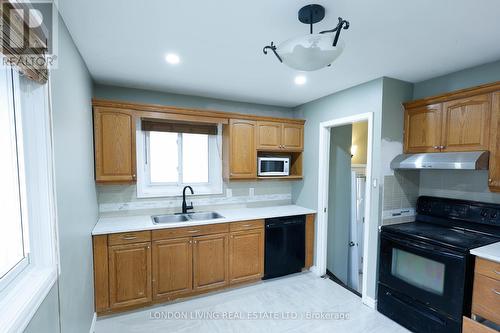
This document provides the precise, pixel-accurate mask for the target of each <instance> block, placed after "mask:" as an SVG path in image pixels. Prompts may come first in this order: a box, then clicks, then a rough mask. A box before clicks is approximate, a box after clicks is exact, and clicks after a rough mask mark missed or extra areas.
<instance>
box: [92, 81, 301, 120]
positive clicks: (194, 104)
mask: <svg viewBox="0 0 500 333" xmlns="http://www.w3.org/2000/svg"><path fill="white" fill-rule="evenodd" d="M94 97H95V98H102V99H109V100H118V101H128V102H135V103H145V104H160V105H168V106H177V107H187V108H199V109H207V110H216V111H225V112H236V113H245V114H255V115H262V116H271V117H287V118H293V109H291V108H285V107H278V106H270V105H262V104H252V103H242V102H234V101H227V100H221V99H214V98H206V97H198V96H188V95H179V94H171V93H167V92H160V91H151V90H142V89H134V88H126V87H116V86H108V85H101V84H96V85H95V87H94Z"/></svg>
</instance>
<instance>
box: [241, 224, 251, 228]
mask: <svg viewBox="0 0 500 333" xmlns="http://www.w3.org/2000/svg"><path fill="white" fill-rule="evenodd" d="M251 226H252V225H251V224H244V225H242V227H244V228H248V227H251Z"/></svg>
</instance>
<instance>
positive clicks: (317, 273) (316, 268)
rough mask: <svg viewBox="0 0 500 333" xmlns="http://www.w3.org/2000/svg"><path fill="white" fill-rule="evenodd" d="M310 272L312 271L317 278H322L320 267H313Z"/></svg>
mask: <svg viewBox="0 0 500 333" xmlns="http://www.w3.org/2000/svg"><path fill="white" fill-rule="evenodd" d="M309 271H311V272H312V273H314V274H315V275H317V276H321V274H320V272H319V270H318V266H311V268H309Z"/></svg>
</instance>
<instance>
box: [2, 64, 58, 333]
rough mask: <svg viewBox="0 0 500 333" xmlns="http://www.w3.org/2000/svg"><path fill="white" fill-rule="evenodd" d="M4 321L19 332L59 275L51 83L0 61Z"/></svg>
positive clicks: (6, 326) (5, 326)
mask: <svg viewBox="0 0 500 333" xmlns="http://www.w3.org/2000/svg"><path fill="white" fill-rule="evenodd" d="M0 154H1V155H0V156H2V163H0V175H1V177H0V188H1V189H2V191H0V210H1V212H2V214H3V217H2V222H1V223H0V322H1V323H2V324H3V325H4V326H3V327H2V328H3V329H5V330H6V331H13V332H21V331H23V330H24V328H25V327H26V325H27V324H28V322H29V320H30V319H31V316H32V315H33V313H34V312H35V310H36V309H37V308H38V306H39V305H40V303H41V302H42V300H43V299H44V298H45V296H46V295H47V293H48V292H49V291H50V289H51V288H52V286H53V285H54V283H55V281H56V279H57V260H58V258H57V250H56V229H55V223H56V222H55V205H54V188H53V167H52V166H53V162H52V161H53V159H52V138H51V120H50V108H49V89H48V84H39V83H37V82H35V81H32V80H30V79H29V78H27V77H26V76H23V75H21V74H20V73H18V71H17V70H15V69H12V68H10V67H7V66H5V65H3V64H1V65H0Z"/></svg>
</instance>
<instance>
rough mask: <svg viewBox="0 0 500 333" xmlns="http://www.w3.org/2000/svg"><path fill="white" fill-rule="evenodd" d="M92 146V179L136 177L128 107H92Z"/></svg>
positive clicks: (111, 180)
mask: <svg viewBox="0 0 500 333" xmlns="http://www.w3.org/2000/svg"><path fill="white" fill-rule="evenodd" d="M94 146H95V179H96V182H98V183H108V182H109V183H131V182H134V181H135V180H136V162H135V120H134V116H133V113H132V111H128V110H122V109H114V108H102V107H95V108H94Z"/></svg>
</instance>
